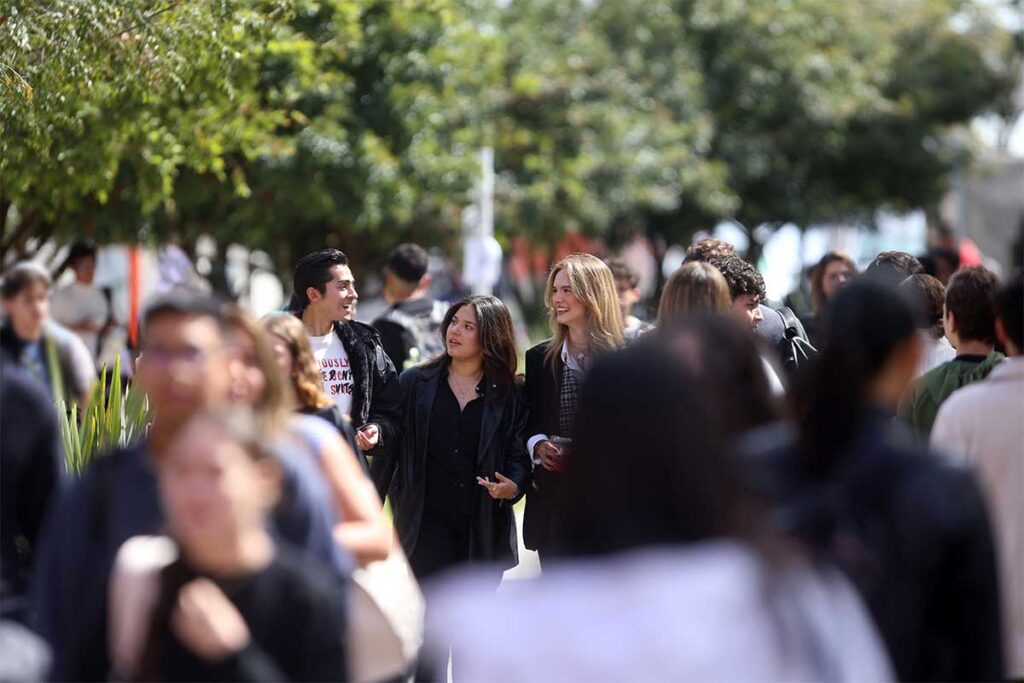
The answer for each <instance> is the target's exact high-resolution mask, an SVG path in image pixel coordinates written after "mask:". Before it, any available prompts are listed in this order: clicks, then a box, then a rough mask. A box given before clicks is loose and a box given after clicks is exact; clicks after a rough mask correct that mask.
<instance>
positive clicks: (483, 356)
mask: <svg viewBox="0 0 1024 683" xmlns="http://www.w3.org/2000/svg"><path fill="white" fill-rule="evenodd" d="M441 329H442V330H443V334H444V337H443V339H444V342H445V350H444V352H443V353H442V354H441V355H440V356H438V357H437V358H435V359H433V360H431V361H429V362H427V363H424V364H422V365H419V366H417V367H415V368H410V369H408V370H406V371H405V372H403V373H402V378H401V382H402V393H403V396H404V401H403V406H404V414H405V418H404V419H403V421H402V428H401V437H400V440H399V443H398V449H397V451H396V452H395V453H394V454H393V455H391V456H390V457H389V459H388V460H385V456H381V457H378V458H376V459H375V460H374V463H373V473H374V478H375V480H376V482H377V486H378V489H379V490H380V491H381V493H382V494H383V493H384V492H385V491H386V492H388V495H389V496H390V498H391V504H392V506H393V508H394V515H395V527H396V528H397V529H398V533H399V537H400V538H401V540H402V546H403V548H404V549H405V552H406V554H407V555H408V556H409V563H410V564H411V565H412V568H413V571H414V572H415V573H416V577H417V578H418V579H421V580H423V579H426V578H429V577H432V576H434V575H436V574H437V573H439V572H441V571H443V570H445V569H449V568H451V567H453V566H458V565H463V564H466V563H467V562H471V561H472V562H495V563H501V565H502V566H501V570H502V571H503V570H504V569H507V568H508V567H510V566H513V565H514V564H515V553H516V540H515V539H516V534H515V527H514V522H513V519H512V505H513V504H514V503H515V502H516V501H518V500H519V499H520V498H522V497H523V495H524V494H525V493H526V490H527V486H528V484H529V483H530V469H531V468H530V459H529V457H528V456H527V454H526V445H525V439H524V435H525V431H526V405H525V402H524V400H523V397H522V393H521V387H520V386H518V385H517V382H516V376H515V372H516V362H517V360H516V356H517V354H516V341H515V332H514V330H513V328H512V318H511V316H510V315H509V312H508V309H507V308H506V307H505V304H503V303H502V302H501V301H500V300H499V299H497V298H495V297H493V296H472V297H468V298H466V299H463V300H462V301H460V302H459V303H457V304H455V305H453V306H451V307H450V308H449V309H448V312H447V313H446V314H445V317H444V324H443V325H442V326H441ZM499 579H500V575H499V574H497V573H496V575H495V584H497V581H498V580H499Z"/></svg>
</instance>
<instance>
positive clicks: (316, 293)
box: [306, 287, 323, 302]
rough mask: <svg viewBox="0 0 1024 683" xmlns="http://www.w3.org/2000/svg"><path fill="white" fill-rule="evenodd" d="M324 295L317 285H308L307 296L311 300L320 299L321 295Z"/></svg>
mask: <svg viewBox="0 0 1024 683" xmlns="http://www.w3.org/2000/svg"><path fill="white" fill-rule="evenodd" d="M322 296H323V294H321V293H320V290H319V289H317V288H316V287H306V298H307V299H309V300H310V301H311V302H312V301H320V297H322Z"/></svg>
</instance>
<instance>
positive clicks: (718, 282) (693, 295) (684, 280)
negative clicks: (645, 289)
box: [658, 261, 732, 330]
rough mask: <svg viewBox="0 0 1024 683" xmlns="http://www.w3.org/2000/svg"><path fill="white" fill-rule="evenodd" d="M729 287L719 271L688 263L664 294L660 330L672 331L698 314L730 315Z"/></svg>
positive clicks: (672, 280)
mask: <svg viewBox="0 0 1024 683" xmlns="http://www.w3.org/2000/svg"><path fill="white" fill-rule="evenodd" d="M731 307H732V298H731V297H730V296H729V284H728V283H727V282H726V281H725V277H723V276H722V274H721V273H720V272H718V269H717V268H715V267H714V266H713V265H711V264H710V263H706V262H704V261H692V262H690V263H684V264H683V266H682V267H681V268H679V269H678V270H677V271H676V272H674V273H672V276H671V277H670V278H669V279H668V282H666V283H665V287H664V289H662V290H661V301H660V302H659V303H658V329H659V330H669V329H671V328H672V327H674V326H676V325H678V324H679V323H680V322H682V321H683V320H684V319H685V318H686V316H687V315H692V314H694V313H728V312H729V309H730V308H731Z"/></svg>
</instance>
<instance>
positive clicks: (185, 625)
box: [171, 579, 249, 662]
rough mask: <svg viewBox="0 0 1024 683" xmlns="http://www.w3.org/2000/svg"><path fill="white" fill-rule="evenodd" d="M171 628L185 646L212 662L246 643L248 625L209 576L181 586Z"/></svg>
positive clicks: (239, 649)
mask: <svg viewBox="0 0 1024 683" xmlns="http://www.w3.org/2000/svg"><path fill="white" fill-rule="evenodd" d="M171 628H172V629H173V630H174V635H176V636H177V637H178V640H180V641H181V643H182V644H183V645H184V646H185V647H187V648H188V649H189V650H191V651H192V652H194V653H195V654H196V655H198V656H199V657H202V658H203V659H205V660H207V661H211V662H215V661H219V660H222V659H226V658H227V657H229V656H231V655H233V654H235V653H236V652H240V651H241V650H242V649H243V648H245V646H246V645H248V644H249V627H248V626H246V625H245V620H244V619H243V618H242V615H241V614H239V613H238V609H237V608H235V606H234V605H233V604H232V603H231V601H230V600H228V598H227V596H226V595H224V593H223V592H221V590H220V589H219V588H217V586H216V585H215V584H214V583H213V582H212V581H210V580H209V579H196V580H195V581H192V582H191V583H189V584H187V585H185V586H184V587H183V588H182V589H181V591H180V592H179V593H178V605H177V607H176V608H175V610H174V614H173V615H172V616H171Z"/></svg>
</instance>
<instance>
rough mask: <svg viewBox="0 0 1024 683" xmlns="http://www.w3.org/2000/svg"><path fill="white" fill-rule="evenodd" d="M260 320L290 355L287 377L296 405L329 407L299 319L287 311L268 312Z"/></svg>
mask: <svg viewBox="0 0 1024 683" xmlns="http://www.w3.org/2000/svg"><path fill="white" fill-rule="evenodd" d="M260 322H261V324H262V325H263V329H264V330H266V331H267V333H268V334H271V335H273V336H275V337H278V338H279V339H281V341H283V342H284V343H285V345H286V346H287V347H288V353H289V354H290V355H291V357H292V374H291V377H289V378H288V379H289V381H290V382H291V385H292V388H293V389H294V390H295V398H296V399H298V401H299V405H300V406H302V407H303V408H306V409H312V410H320V409H322V408H327V407H330V406H331V405H332V403H333V401H331V399H329V398H328V397H327V394H325V393H324V385H323V382H321V381H320V370H319V369H318V368H317V366H316V359H315V358H314V357H313V347H312V345H311V344H310V343H309V333H308V332H306V327H305V326H304V325H303V324H302V321H301V320H299V319H298V318H296V317H295V316H294V315H292V314H291V313H271V314H270V315H267V316H264V318H263V320H262V321H260Z"/></svg>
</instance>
